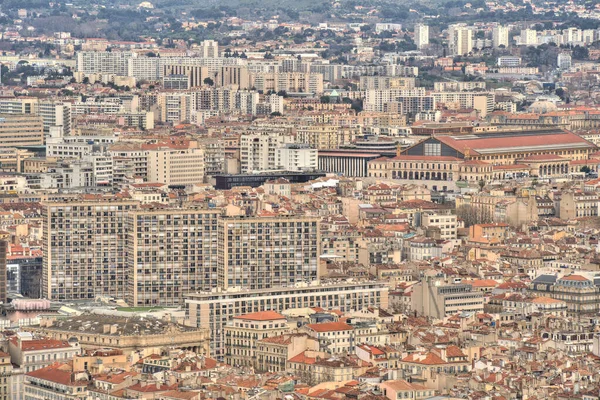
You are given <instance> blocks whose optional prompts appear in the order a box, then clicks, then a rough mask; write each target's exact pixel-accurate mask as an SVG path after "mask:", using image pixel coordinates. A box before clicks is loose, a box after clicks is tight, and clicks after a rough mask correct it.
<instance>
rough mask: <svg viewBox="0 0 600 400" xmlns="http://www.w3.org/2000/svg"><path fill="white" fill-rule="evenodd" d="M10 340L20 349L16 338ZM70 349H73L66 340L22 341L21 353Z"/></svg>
mask: <svg viewBox="0 0 600 400" xmlns="http://www.w3.org/2000/svg"><path fill="white" fill-rule="evenodd" d="M10 340H11V342H12V343H13V344H14V345H15V346H16V347H19V341H18V339H17V338H16V337H12V338H11V339H10ZM69 347H71V345H70V344H69V342H66V341H64V340H54V339H36V340H23V341H21V351H39V350H49V349H64V348H69Z"/></svg>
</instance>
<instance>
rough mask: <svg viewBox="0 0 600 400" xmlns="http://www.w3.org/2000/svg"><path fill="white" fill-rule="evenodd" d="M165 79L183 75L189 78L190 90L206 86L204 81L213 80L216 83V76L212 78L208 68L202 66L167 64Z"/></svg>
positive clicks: (165, 66)
mask: <svg viewBox="0 0 600 400" xmlns="http://www.w3.org/2000/svg"><path fill="white" fill-rule="evenodd" d="M163 68H164V74H163V77H167V76H171V75H182V76H185V77H187V78H188V84H189V87H190V88H193V87H200V86H204V85H206V84H205V83H204V80H205V79H206V78H211V79H213V81H214V75H213V76H211V75H210V72H209V70H208V67H206V66H202V65H182V64H165V65H164V67H163Z"/></svg>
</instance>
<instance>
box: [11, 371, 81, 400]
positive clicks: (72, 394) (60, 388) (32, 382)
mask: <svg viewBox="0 0 600 400" xmlns="http://www.w3.org/2000/svg"><path fill="white" fill-rule="evenodd" d="M89 383H90V377H89V374H88V373H87V372H85V371H84V372H77V373H74V372H73V367H72V366H71V365H70V364H68V363H62V364H53V365H49V366H47V367H45V368H42V369H39V370H36V371H33V372H29V373H28V374H27V375H26V376H25V383H24V385H23V388H22V390H23V392H24V394H25V400H46V399H53V400H72V399H85V398H87V396H88V385H89Z"/></svg>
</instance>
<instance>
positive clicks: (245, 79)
mask: <svg viewBox="0 0 600 400" xmlns="http://www.w3.org/2000/svg"><path fill="white" fill-rule="evenodd" d="M213 81H214V84H215V86H217V87H225V86H235V87H237V88H238V89H250V74H249V72H248V67H247V66H245V65H235V66H226V67H221V68H220V69H219V71H218V72H217V74H216V75H215V76H214V79H213Z"/></svg>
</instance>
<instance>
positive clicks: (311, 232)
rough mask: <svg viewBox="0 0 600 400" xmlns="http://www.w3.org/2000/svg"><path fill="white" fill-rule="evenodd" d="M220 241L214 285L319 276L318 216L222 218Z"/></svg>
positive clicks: (259, 284)
mask: <svg viewBox="0 0 600 400" xmlns="http://www.w3.org/2000/svg"><path fill="white" fill-rule="evenodd" d="M218 245H219V246H218V260H219V268H218V284H219V287H221V288H223V289H227V288H231V287H239V288H245V289H251V290H252V289H268V288H273V287H277V286H292V285H294V284H295V283H298V282H311V281H315V280H317V279H319V276H318V265H317V263H318V257H319V256H320V255H321V251H320V250H321V233H320V230H319V218H316V217H300V216H276V217H229V218H223V219H222V220H221V221H219V243H218Z"/></svg>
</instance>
